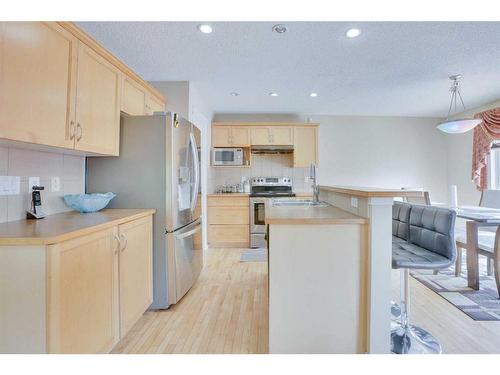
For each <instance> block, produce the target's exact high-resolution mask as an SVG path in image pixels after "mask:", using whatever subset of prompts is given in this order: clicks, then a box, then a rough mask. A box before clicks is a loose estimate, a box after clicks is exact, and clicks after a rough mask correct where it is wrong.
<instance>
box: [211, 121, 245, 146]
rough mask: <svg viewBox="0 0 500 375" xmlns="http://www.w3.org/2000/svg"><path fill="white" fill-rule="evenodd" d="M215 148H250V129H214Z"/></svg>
mask: <svg viewBox="0 0 500 375" xmlns="http://www.w3.org/2000/svg"><path fill="white" fill-rule="evenodd" d="M212 146H213V147H249V146H250V129H249V128H248V127H244V126H215V127H213V128H212Z"/></svg>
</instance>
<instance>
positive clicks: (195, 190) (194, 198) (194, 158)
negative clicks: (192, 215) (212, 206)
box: [190, 133, 200, 211]
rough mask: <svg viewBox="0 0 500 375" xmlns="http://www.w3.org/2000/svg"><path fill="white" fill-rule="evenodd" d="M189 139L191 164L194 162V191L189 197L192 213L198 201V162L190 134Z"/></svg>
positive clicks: (192, 137) (194, 141) (196, 149)
mask: <svg viewBox="0 0 500 375" xmlns="http://www.w3.org/2000/svg"><path fill="white" fill-rule="evenodd" d="M190 139H191V142H190V144H191V151H192V153H193V162H194V177H195V180H194V189H193V196H192V197H191V211H194V209H195V208H196V203H197V201H198V190H199V188H200V161H199V159H198V145H197V144H196V139H195V138H194V134H193V133H190Z"/></svg>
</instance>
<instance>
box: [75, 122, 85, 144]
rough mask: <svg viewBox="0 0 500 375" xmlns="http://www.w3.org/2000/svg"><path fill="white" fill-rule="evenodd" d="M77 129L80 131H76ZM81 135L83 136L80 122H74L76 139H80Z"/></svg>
mask: <svg viewBox="0 0 500 375" xmlns="http://www.w3.org/2000/svg"><path fill="white" fill-rule="evenodd" d="M78 130H80V131H78ZM82 136H83V129H82V126H81V125H80V123H77V124H76V140H77V141H79V140H80V139H82Z"/></svg>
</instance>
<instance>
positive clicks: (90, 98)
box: [75, 43, 121, 155]
mask: <svg viewBox="0 0 500 375" xmlns="http://www.w3.org/2000/svg"><path fill="white" fill-rule="evenodd" d="M77 77H78V78H77V98H76V123H77V131H76V144H75V148H76V149H77V150H81V151H89V152H95V153H99V154H106V155H118V153H119V134H120V99H121V95H120V94H121V79H120V78H121V77H120V72H119V71H118V69H116V68H115V67H114V66H112V65H111V64H110V63H109V62H107V61H106V60H105V59H104V58H102V57H101V56H100V55H98V54H97V53H96V52H94V51H93V50H92V49H90V48H89V47H87V46H86V45H84V44H82V43H80V45H79V48H78V75H77Z"/></svg>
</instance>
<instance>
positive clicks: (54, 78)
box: [0, 22, 165, 155]
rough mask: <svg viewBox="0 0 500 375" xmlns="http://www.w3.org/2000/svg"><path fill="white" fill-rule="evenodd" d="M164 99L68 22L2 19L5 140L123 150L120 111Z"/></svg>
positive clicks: (143, 108) (1, 133) (0, 109)
mask: <svg viewBox="0 0 500 375" xmlns="http://www.w3.org/2000/svg"><path fill="white" fill-rule="evenodd" d="M164 106H165V103H164V99H163V97H162V96H161V94H159V93H158V92H157V91H156V90H155V89H154V88H153V87H152V86H151V85H149V84H148V83H146V82H145V81H143V80H142V79H141V78H140V77H138V76H137V75H136V74H135V73H134V72H132V71H131V70H130V69H129V68H128V67H127V66H126V65H124V64H123V63H122V62H121V61H119V60H118V59H116V58H115V57H114V56H113V55H111V54H110V53H109V52H108V51H106V50H105V49H104V48H102V47H101V46H100V45H99V44H97V43H96V42H95V40H93V39H92V38H90V37H89V36H88V35H87V34H85V33H84V32H83V31H82V30H80V29H79V28H77V27H76V26H75V25H73V24H72V23H68V22H0V113H1V114H2V115H1V116H0V139H8V140H13V141H21V142H28V143H34V144H39V145H44V146H53V147H60V148H66V149H75V150H79V151H82V152H84V153H92V154H99V155H118V153H119V134H120V133H119V129H120V110H122V111H123V112H125V113H128V114H132V115H145V114H152V113H153V112H155V111H162V110H163V109H164Z"/></svg>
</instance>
